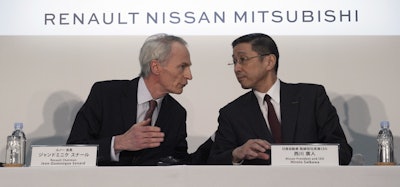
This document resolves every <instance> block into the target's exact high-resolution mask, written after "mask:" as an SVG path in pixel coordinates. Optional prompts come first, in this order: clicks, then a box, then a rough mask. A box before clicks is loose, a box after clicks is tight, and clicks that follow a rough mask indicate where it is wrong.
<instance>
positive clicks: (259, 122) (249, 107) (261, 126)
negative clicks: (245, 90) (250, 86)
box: [243, 92, 273, 142]
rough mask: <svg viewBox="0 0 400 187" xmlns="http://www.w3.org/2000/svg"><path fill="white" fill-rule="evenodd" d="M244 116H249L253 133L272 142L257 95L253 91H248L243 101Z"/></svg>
mask: <svg viewBox="0 0 400 187" xmlns="http://www.w3.org/2000/svg"><path fill="white" fill-rule="evenodd" d="M244 106H245V108H244V110H243V111H244V112H245V113H246V114H245V115H244V116H249V118H248V119H247V121H249V124H251V125H249V126H250V127H252V129H253V131H254V134H256V136H257V137H258V138H261V139H265V140H267V141H268V142H273V138H272V135H271V132H270V131H269V129H268V126H267V122H266V121H265V119H264V116H263V114H262V112H261V109H260V105H259V104H258V101H257V97H256V96H255V94H254V92H250V93H249V95H248V98H247V99H246V101H245V105H244Z"/></svg>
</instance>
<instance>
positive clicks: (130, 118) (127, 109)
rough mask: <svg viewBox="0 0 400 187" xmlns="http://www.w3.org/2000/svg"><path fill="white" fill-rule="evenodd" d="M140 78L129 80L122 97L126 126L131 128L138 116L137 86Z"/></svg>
mask: <svg viewBox="0 0 400 187" xmlns="http://www.w3.org/2000/svg"><path fill="white" fill-rule="evenodd" d="M138 83H139V78H135V79H133V80H131V81H130V82H129V84H128V85H127V87H126V90H125V91H124V93H123V94H124V95H123V97H122V98H121V101H120V102H121V111H122V117H123V119H124V128H125V129H129V128H130V127H131V126H132V125H133V124H135V123H136V116H137V114H136V113H137V102H138V101H137V88H138Z"/></svg>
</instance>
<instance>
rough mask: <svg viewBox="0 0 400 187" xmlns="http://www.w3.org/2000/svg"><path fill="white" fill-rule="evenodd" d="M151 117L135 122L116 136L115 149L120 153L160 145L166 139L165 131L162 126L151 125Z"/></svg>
mask: <svg viewBox="0 0 400 187" xmlns="http://www.w3.org/2000/svg"><path fill="white" fill-rule="evenodd" d="M150 121H151V120H150V119H147V120H144V121H142V122H140V123H137V124H134V125H133V126H132V127H131V128H130V129H129V130H128V131H126V132H125V133H124V134H121V135H118V136H115V139H114V150H115V153H119V152H121V151H123V150H127V151H138V150H142V149H147V148H154V147H158V146H160V144H161V142H163V141H164V133H163V132H161V129H160V127H155V126H151V125H150Z"/></svg>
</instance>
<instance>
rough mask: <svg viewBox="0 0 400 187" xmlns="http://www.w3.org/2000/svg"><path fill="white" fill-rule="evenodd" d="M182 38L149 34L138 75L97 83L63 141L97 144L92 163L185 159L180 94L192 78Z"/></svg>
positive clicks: (142, 162) (144, 163) (187, 54)
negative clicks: (94, 161) (96, 156)
mask: <svg viewBox="0 0 400 187" xmlns="http://www.w3.org/2000/svg"><path fill="white" fill-rule="evenodd" d="M186 45H187V43H186V41H185V40H183V39H182V38H180V37H177V36H173V35H167V34H157V35H153V36H150V37H149V38H147V39H146V41H145V42H144V44H143V46H142V48H141V50H140V56H139V61H140V66H141V72H140V76H139V77H136V78H134V79H133V80H112V81H102V82H97V83H95V84H94V85H93V87H92V89H91V91H90V94H89V96H88V98H87V100H86V102H85V103H84V104H83V106H82V108H81V109H80V110H79V112H78V113H77V115H76V119H75V122H74V124H73V127H72V129H71V133H70V136H69V138H68V140H67V144H97V145H99V150H98V165H128V166H129V165H159V164H160V162H161V163H162V162H163V159H165V158H172V159H173V160H186V159H188V153H187V149H188V145H187V141H186V136H187V133H186V110H185V108H184V107H183V106H181V105H180V104H179V103H178V102H177V101H176V100H175V99H174V98H173V97H171V96H170V95H169V93H173V94H181V93H182V92H183V87H185V86H186V84H188V80H191V79H192V74H191V71H190V66H191V61H190V54H189V51H188V49H187V47H186Z"/></svg>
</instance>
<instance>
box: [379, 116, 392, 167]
mask: <svg viewBox="0 0 400 187" xmlns="http://www.w3.org/2000/svg"><path fill="white" fill-rule="evenodd" d="M377 141H378V164H391V163H394V157H393V148H394V147H393V135H392V131H390V128H389V121H382V122H381V130H380V131H379V134H378V137H377Z"/></svg>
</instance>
